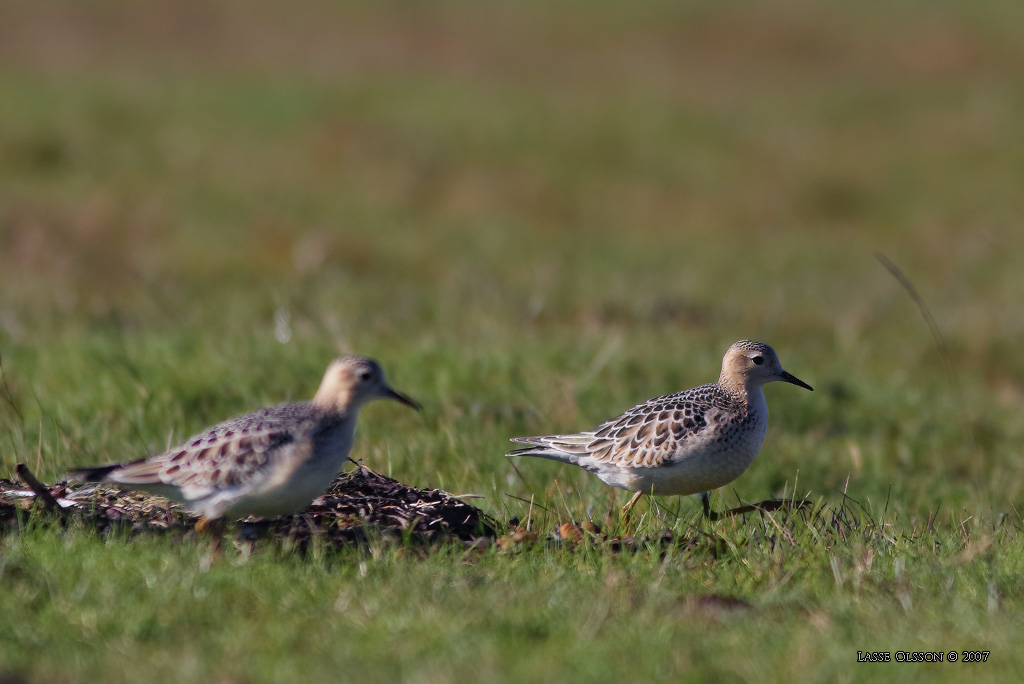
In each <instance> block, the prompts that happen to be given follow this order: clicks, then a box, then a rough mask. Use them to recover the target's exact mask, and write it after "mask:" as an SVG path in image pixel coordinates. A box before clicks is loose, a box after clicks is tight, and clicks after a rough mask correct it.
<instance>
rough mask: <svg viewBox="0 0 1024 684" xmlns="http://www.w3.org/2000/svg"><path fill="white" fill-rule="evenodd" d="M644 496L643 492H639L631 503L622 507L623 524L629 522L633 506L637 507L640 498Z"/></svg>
mask: <svg viewBox="0 0 1024 684" xmlns="http://www.w3.org/2000/svg"><path fill="white" fill-rule="evenodd" d="M643 495H644V492H643V490H640V491H638V492H637V493H636V494H634V495H633V498H631V499H630V500H629V503H627V504H626V505H625V506H623V507H622V520H623V522H629V512H630V511H631V510H633V506H635V505H636V502H637V501H639V500H640V497H641V496H643Z"/></svg>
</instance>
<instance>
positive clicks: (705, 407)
mask: <svg viewBox="0 0 1024 684" xmlns="http://www.w3.org/2000/svg"><path fill="white" fill-rule="evenodd" d="M776 380H781V381H783V382H788V383H791V384H794V385H797V386H799V387H803V388H804V389H808V390H811V391H813V388H812V387H811V386H810V385H808V384H807V383H805V382H803V381H802V380H798V379H797V378H796V377H794V376H792V375H790V374H789V373H787V372H786V371H784V370H783V369H782V364H781V363H779V357H778V355H777V354H776V353H775V350H774V349H772V348H771V347H769V346H768V345H767V344H764V343H762V342H755V341H753V340H740V341H739V342H737V343H736V344H734V345H732V346H731V347H729V350H728V351H726V352H725V358H723V359H722V374H721V375H720V376H719V377H718V382H716V383H712V384H709V385H701V386H700V387H694V388H693V389H689V390H685V391H683V392H677V393H675V394H669V395H666V396H663V397H656V398H654V399H651V400H650V401H646V402H644V403H642V404H639V405H638V406H634V407H633V408H631V409H630V410H629V411H626V412H625V413H624V414H622V415H621V416H619V417H618V418H613V419H612V420H610V421H608V422H607V423H604V424H603V425H601V426H599V427H598V428H596V429H594V430H590V431H587V432H580V433H577V434H574V435H551V436H547V437H515V438H513V439H512V441H513V442H522V443H524V444H530V445H531V446H529V447H526V448H524V449H516V450H514V451H510V452H508V454H507V455H508V456H538V457H540V458H548V459H551V460H554V461H561V462H563V463H571V464H573V465H578V466H580V467H581V468H585V469H586V470H587V471H589V472H591V473H593V474H595V475H597V476H598V477H599V478H601V480H603V481H604V482H606V483H608V484H610V485H612V486H613V487H618V488H620V489H628V490H631V491H634V492H636V494H634V495H633V498H631V499H630V500H629V503H627V504H626V505H625V507H624V508H623V509H622V514H623V516H628V514H629V510H630V509H631V508H632V507H633V505H634V504H636V502H637V500H638V499H639V498H640V496H641V495H642V494H644V493H648V494H657V495H670V494H680V495H684V494H700V498H701V502H702V504H703V505H704V514H705V515H706V516H708V517H717V516H713V514H712V513H711V509H710V502H709V498H708V492H709V491H710V490H712V489H717V488H718V487H721V486H723V485H726V484H728V483H730V482H732V481H733V480H735V479H736V478H737V477H739V476H740V475H741V474H743V471H745V470H746V469H747V468H748V467H749V466H750V464H751V463H753V462H754V457H755V456H757V452H758V451H759V450H760V448H761V443H762V442H763V441H764V435H765V431H766V430H767V429H768V405H767V404H766V403H765V400H764V392H763V391H762V387H763V386H764V385H766V384H767V383H769V382H775V381H776Z"/></svg>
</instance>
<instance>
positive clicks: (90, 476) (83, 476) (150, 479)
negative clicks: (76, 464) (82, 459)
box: [71, 459, 163, 485]
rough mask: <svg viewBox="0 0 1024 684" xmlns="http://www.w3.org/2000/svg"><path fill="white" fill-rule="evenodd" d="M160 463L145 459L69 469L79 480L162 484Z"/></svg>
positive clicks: (72, 475) (73, 476)
mask: <svg viewBox="0 0 1024 684" xmlns="http://www.w3.org/2000/svg"><path fill="white" fill-rule="evenodd" d="M159 471H160V465H159V464H158V463H154V462H152V461H147V460H146V459H139V460H137V461H129V462H127V463H111V464H108V465H99V466H87V467H85V468H77V469H75V470H72V471H71V477H72V478H74V479H76V480H79V481H80V482H107V483H110V484H129V485H150V484H163V483H162V482H161V480H160V473H159Z"/></svg>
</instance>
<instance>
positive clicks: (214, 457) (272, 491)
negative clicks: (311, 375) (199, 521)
mask: <svg viewBox="0 0 1024 684" xmlns="http://www.w3.org/2000/svg"><path fill="white" fill-rule="evenodd" d="M375 398H390V399H395V400H397V401H400V402H402V403H404V404H407V405H408V406H412V407H414V408H418V406H417V405H416V403H415V402H413V401H412V400H411V399H409V398H408V397H406V396H405V395H402V394H399V393H398V392H396V391H395V390H393V389H391V387H389V386H388V384H387V382H386V381H385V379H384V373H383V371H382V370H381V368H380V366H379V365H378V364H377V362H376V361H374V360H373V359H370V358H367V357H365V356H342V357H339V358H338V359H335V360H334V361H333V362H332V363H331V365H330V366H329V367H328V368H327V372H326V373H325V374H324V379H323V381H322V383H321V385H320V389H319V390H318V391H317V393H316V396H315V397H314V398H313V401H311V402H301V403H294V404H282V405H280V406H273V407H271V408H264V409H260V410H258V411H253V412H252V413H247V414H245V415H244V416H239V417H237V418H231V419H229V420H226V421H224V422H222V423H218V424H216V425H214V426H212V427H209V428H207V429H206V430H204V431H202V432H200V433H198V434H195V435H193V436H192V437H189V438H188V439H187V440H185V441H184V442H182V443H181V444H179V445H178V446H176V447H174V448H172V449H169V450H167V451H166V452H164V453H162V454H157V455H154V456H150V457H149V458H145V459H140V460H137V461H131V462H128V463H120V464H113V465H104V466H94V467H90V468H81V469H79V470H77V471H74V473H73V475H74V477H76V478H77V479H79V480H84V481H88V482H104V483H108V484H114V485H117V486H119V487H123V488H125V489H139V490H144V491H150V492H153V493H156V494H160V495H162V496H166V497H167V498H170V499H173V500H175V501H180V502H182V503H184V504H185V505H186V506H188V507H189V508H190V509H192V510H193V511H195V512H196V513H199V514H200V515H203V516H205V517H207V518H221V517H225V516H235V517H240V516H244V515H260V516H268V517H273V516H278V515H284V514H286V513H293V512H295V511H297V510H300V509H302V508H303V507H305V506H306V505H307V504H308V503H309V502H310V501H312V500H313V499H314V498H315V497H317V496H319V495H320V494H322V493H323V491H324V490H325V489H326V488H327V487H328V486H329V485H330V483H331V481H332V480H333V479H334V477H335V475H337V474H338V472H339V471H340V470H341V467H342V465H343V464H344V463H345V461H346V460H347V459H348V452H349V450H350V448H351V446H352V438H353V435H354V431H355V421H356V416H357V415H358V413H359V409H360V408H361V407H362V406H363V404H365V403H366V402H368V401H370V400H371V399H375Z"/></svg>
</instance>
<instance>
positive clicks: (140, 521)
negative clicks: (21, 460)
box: [0, 466, 498, 548]
mask: <svg viewBox="0 0 1024 684" xmlns="http://www.w3.org/2000/svg"><path fill="white" fill-rule="evenodd" d="M26 479H28V478H26ZM41 487H42V488H44V489H45V490H46V491H47V492H48V493H49V494H50V496H51V497H52V498H53V501H52V502H50V507H51V508H52V507H53V504H54V503H56V505H57V506H59V508H60V512H59V513H55V512H54V511H53V510H48V509H47V507H46V506H45V505H44V504H45V501H43V500H42V499H43V497H41V496H38V495H37V492H36V491H34V489H33V487H32V486H30V485H29V484H26V483H22V482H18V481H14V480H3V479H0V533H5V532H8V531H10V530H11V529H12V528H15V527H17V526H18V525H19V518H21V519H25V518H26V517H32V516H37V515H45V516H53V515H55V514H56V515H60V516H61V517H62V518H63V519H64V520H65V521H71V520H77V521H80V522H81V524H83V525H84V526H87V527H94V528H96V529H97V530H98V531H99V532H100V533H101V534H106V533H108V532H110V531H111V530H113V529H117V528H124V527H127V528H129V529H131V530H132V531H133V532H137V533H147V532H148V533H154V532H155V533H159V532H175V531H177V532H179V533H187V532H191V530H192V529H193V528H194V527H195V524H196V522H197V521H198V518H197V516H195V515H193V514H191V513H189V512H188V510H187V509H185V508H184V507H182V506H180V505H178V504H175V503H172V502H170V501H168V500H167V499H165V498H163V497H160V496H155V495H150V494H145V493H142V492H129V491H122V490H120V489H117V488H116V487H109V486H106V485H96V484H78V483H71V482H62V483H57V484H54V485H45V484H44V485H41ZM239 534H240V535H241V536H242V537H244V538H247V539H257V538H265V537H275V536H276V537H280V538H287V539H288V540H289V542H290V543H291V544H293V545H295V546H298V547H299V548H305V547H306V546H307V545H308V544H309V543H310V542H311V541H313V540H314V539H317V540H319V542H320V543H324V544H327V545H335V546H341V545H345V544H351V543H356V542H363V541H366V540H368V539H370V538H374V537H385V538H396V539H401V540H409V541H412V542H417V543H433V542H436V541H442V540H446V539H458V540H461V541H463V542H465V543H466V544H468V545H478V544H480V543H482V542H486V541H487V540H490V539H493V538H495V537H497V535H498V524H497V523H496V522H495V521H494V520H493V519H491V518H490V517H489V516H488V515H487V514H485V513H484V512H483V511H481V510H480V509H479V508H476V507H475V506H471V505H469V504H467V503H465V502H463V501H460V500H459V499H457V498H455V497H454V496H452V495H451V494H449V493H447V492H444V491H442V490H440V489H416V488H414V487H410V486H408V485H404V484H402V483H401V482H398V481H397V480H392V479H391V478H389V477H384V476H383V475H378V474H377V473H374V472H373V471H371V470H368V469H367V468H365V467H362V466H359V467H357V468H355V469H353V470H351V471H349V472H345V473H342V474H340V475H339V476H338V477H337V479H335V481H334V482H333V483H332V484H331V487H330V489H329V490H328V491H327V493H325V494H324V495H323V496H320V497H318V498H317V499H315V500H314V501H313V502H312V503H311V504H310V505H309V506H308V507H307V508H306V509H305V510H304V511H302V512H301V513H298V514H295V515H290V516H285V517H282V518H277V519H273V520H265V521H256V522H250V521H246V522H243V523H242V524H241V527H240V530H239Z"/></svg>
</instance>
